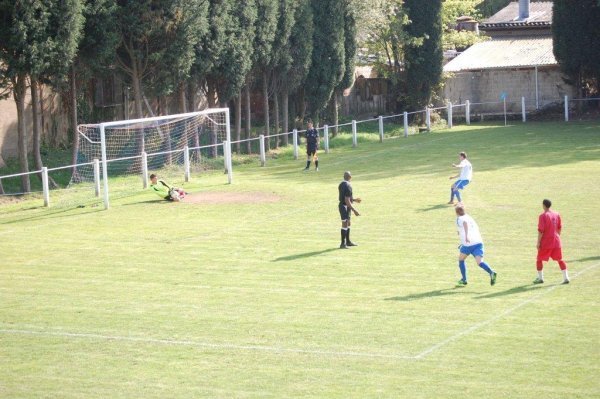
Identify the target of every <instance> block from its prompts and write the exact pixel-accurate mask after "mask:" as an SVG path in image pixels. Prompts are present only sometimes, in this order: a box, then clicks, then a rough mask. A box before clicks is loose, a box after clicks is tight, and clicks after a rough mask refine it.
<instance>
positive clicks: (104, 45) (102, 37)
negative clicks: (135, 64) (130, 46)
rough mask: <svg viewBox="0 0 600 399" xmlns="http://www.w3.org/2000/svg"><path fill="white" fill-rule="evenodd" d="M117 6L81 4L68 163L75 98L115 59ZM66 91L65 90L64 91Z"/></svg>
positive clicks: (93, 0) (106, 1) (106, 0)
mask: <svg viewBox="0 0 600 399" xmlns="http://www.w3.org/2000/svg"><path fill="white" fill-rule="evenodd" d="M116 10H117V6H116V2H115V0H87V1H85V4H84V9H83V17H84V19H85V22H84V25H83V32H82V37H81V41H80V42H79V46H78V49H77V56H76V57H75V60H74V61H73V64H72V65H71V68H70V72H69V89H68V100H67V102H68V103H69V104H70V110H69V112H70V119H71V128H72V131H73V140H72V152H71V157H72V158H71V161H72V162H71V163H72V164H73V165H75V164H77V154H78V152H79V134H78V132H77V124H78V123H79V121H78V119H79V117H78V109H77V99H78V97H79V96H80V94H81V92H82V91H83V90H84V89H83V88H85V87H86V86H87V85H88V82H89V81H90V80H91V79H92V78H93V77H101V76H104V75H106V74H107V73H113V72H112V71H110V66H111V65H112V63H113V62H114V59H115V50H116V48H117V45H118V44H119V36H118V34H117V31H116V29H115V25H114V23H113V21H114V19H115V18H116V16H115V12H116ZM64 94H67V93H64ZM72 179H73V180H74V181H78V180H79V176H78V174H77V168H76V167H75V166H74V167H73V170H72Z"/></svg>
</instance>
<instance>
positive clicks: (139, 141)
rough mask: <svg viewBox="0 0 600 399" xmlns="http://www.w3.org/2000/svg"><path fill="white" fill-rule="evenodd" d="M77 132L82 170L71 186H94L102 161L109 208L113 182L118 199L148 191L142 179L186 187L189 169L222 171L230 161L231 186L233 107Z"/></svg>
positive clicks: (79, 168)
mask: <svg viewBox="0 0 600 399" xmlns="http://www.w3.org/2000/svg"><path fill="white" fill-rule="evenodd" d="M77 132H78V134H79V135H80V145H79V149H78V153H77V163H78V166H77V171H76V173H74V174H73V176H74V177H73V178H72V179H71V185H76V184H78V183H82V182H93V181H94V170H93V160H94V159H99V160H100V165H101V169H102V180H103V183H102V192H103V193H102V197H103V200H104V207H105V209H108V208H109V185H108V179H109V178H111V183H110V184H111V188H110V192H111V195H110V197H113V196H114V195H115V194H118V193H120V194H124V193H126V192H128V191H129V192H131V191H132V189H136V188H142V187H145V183H144V182H142V184H140V179H143V178H144V176H147V175H148V174H150V173H157V174H159V175H160V176H161V177H163V178H165V179H167V180H169V181H171V182H172V183H173V184H183V183H184V182H185V181H186V172H187V171H186V169H187V168H190V169H191V170H190V172H191V173H194V172H196V173H200V172H207V171H210V170H223V169H222V168H223V161H225V162H226V163H225V165H226V166H229V167H226V169H228V170H227V173H228V180H229V182H231V162H227V161H228V160H227V155H228V154H227V152H226V149H225V146H224V144H225V145H227V143H231V131H230V126H229V109H228V108H211V109H206V110H204V111H197V112H188V113H184V114H176V115H166V116H156V117H151V118H141V119H130V120H122V121H113V122H103V123H98V124H83V125H79V126H77ZM88 163H89V164H88ZM79 164H84V165H79ZM188 173H189V172H188Z"/></svg>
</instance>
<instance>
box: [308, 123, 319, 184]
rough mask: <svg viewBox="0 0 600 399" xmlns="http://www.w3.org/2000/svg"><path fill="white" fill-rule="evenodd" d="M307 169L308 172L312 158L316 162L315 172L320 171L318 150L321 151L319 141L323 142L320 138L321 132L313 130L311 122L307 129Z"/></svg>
mask: <svg viewBox="0 0 600 399" xmlns="http://www.w3.org/2000/svg"><path fill="white" fill-rule="evenodd" d="M305 136H306V168H304V171H305V172H306V171H308V169H310V161H311V160H312V158H314V160H315V171H317V172H318V171H319V157H318V156H317V150H318V149H319V141H320V140H321V136H319V132H318V131H317V129H315V128H313V123H312V122H311V121H309V122H308V123H307V129H306V133H305Z"/></svg>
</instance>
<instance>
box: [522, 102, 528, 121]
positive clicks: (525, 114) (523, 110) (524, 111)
mask: <svg viewBox="0 0 600 399" xmlns="http://www.w3.org/2000/svg"><path fill="white" fill-rule="evenodd" d="M521 115H522V116H523V122H527V111H526V110H525V97H521Z"/></svg>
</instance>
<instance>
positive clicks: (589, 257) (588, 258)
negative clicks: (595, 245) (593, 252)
mask: <svg viewBox="0 0 600 399" xmlns="http://www.w3.org/2000/svg"><path fill="white" fill-rule="evenodd" d="M593 260H600V256H588V257H587V258H580V259H575V260H573V261H571V262H589V261H593ZM567 262H568V261H567Z"/></svg>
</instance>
